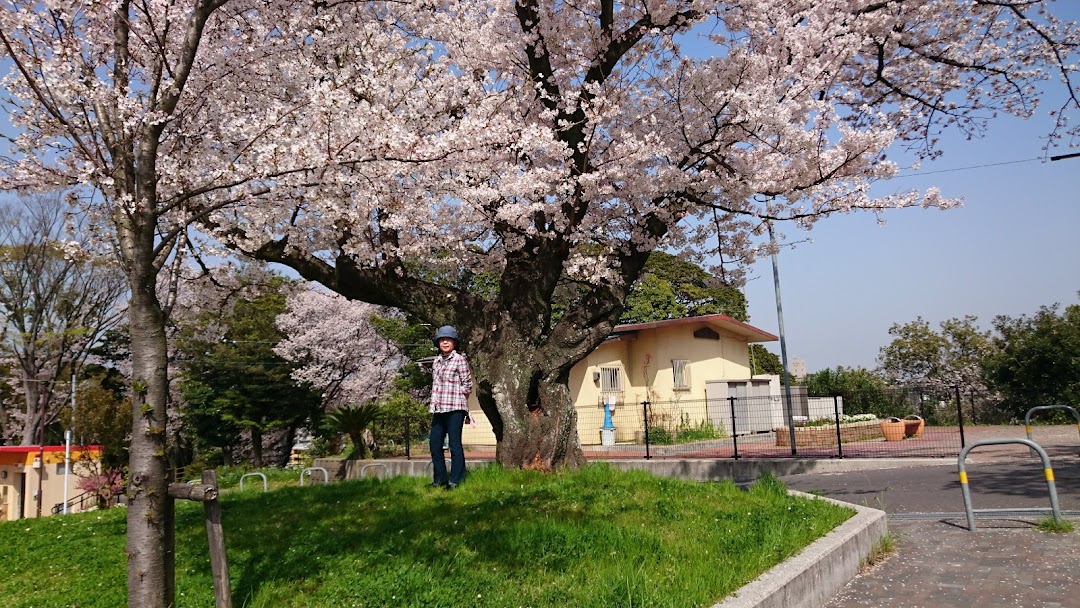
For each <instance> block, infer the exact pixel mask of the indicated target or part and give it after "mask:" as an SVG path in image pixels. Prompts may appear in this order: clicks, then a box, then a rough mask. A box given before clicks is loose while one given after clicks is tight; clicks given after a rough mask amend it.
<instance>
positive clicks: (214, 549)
mask: <svg viewBox="0 0 1080 608" xmlns="http://www.w3.org/2000/svg"><path fill="white" fill-rule="evenodd" d="M202 482H203V485H204V486H210V487H211V488H212V489H213V496H211V497H209V498H208V499H207V500H206V501H205V502H203V506H204V507H206V535H207V537H208V538H209V540H210V570H211V572H212V573H213V576H214V602H215V604H216V606H217V608H232V593H230V592H229V561H228V559H227V558H226V555H225V530H224V529H222V527H221V503H219V502H218V501H217V474H215V473H214V471H212V470H206V471H203V474H202Z"/></svg>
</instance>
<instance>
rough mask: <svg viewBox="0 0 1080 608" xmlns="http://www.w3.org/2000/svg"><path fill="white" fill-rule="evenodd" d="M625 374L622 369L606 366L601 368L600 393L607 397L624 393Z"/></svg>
mask: <svg viewBox="0 0 1080 608" xmlns="http://www.w3.org/2000/svg"><path fill="white" fill-rule="evenodd" d="M622 378H623V374H622V368H621V367H615V366H604V367H601V368H600V392H601V393H603V394H607V395H614V394H621V393H622V392H623V379H622Z"/></svg>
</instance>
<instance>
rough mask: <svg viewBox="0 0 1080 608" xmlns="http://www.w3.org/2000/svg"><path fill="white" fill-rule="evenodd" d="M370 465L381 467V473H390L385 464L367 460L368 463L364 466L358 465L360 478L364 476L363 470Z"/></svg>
mask: <svg viewBox="0 0 1080 608" xmlns="http://www.w3.org/2000/svg"><path fill="white" fill-rule="evenodd" d="M371 467H382V470H383V474H384V475H387V476H389V475H390V469H388V468H387V467H386V465H385V464H383V463H381V462H369V463H368V464H365V465H364V466H362V467H360V478H361V479H363V477H364V471H366V470H368V469H369V468H371ZM376 477H378V475H376Z"/></svg>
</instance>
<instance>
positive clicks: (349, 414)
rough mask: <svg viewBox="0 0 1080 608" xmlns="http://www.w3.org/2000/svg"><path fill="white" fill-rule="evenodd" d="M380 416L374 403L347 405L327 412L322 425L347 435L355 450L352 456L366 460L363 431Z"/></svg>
mask: <svg viewBox="0 0 1080 608" xmlns="http://www.w3.org/2000/svg"><path fill="white" fill-rule="evenodd" d="M380 414H381V410H380V408H379V406H378V405H376V403H375V402H374V401H368V402H367V403H363V404H360V405H356V404H349V405H346V406H343V407H339V408H337V409H334V410H330V411H329V412H327V413H326V417H325V418H323V424H324V426H325V427H326V428H327V429H328V430H330V431H333V432H335V433H344V434H346V435H348V436H349V439H351V440H352V442H353V446H354V448H355V449H354V450H353V454H354V455H355V456H356V457H357V458H360V459H363V458H367V442H365V441H364V431H366V430H367V428H368V427H369V426H371V424H372V423H373V422H375V421H376V420H378V419H379V415H380Z"/></svg>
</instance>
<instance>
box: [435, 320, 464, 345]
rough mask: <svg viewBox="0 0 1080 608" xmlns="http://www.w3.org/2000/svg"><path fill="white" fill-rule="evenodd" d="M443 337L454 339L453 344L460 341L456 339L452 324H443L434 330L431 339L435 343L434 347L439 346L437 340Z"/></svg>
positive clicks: (455, 331)
mask: <svg viewBox="0 0 1080 608" xmlns="http://www.w3.org/2000/svg"><path fill="white" fill-rule="evenodd" d="M443 338H450V339H451V340H453V341H454V344H455V345H457V344H459V343H460V342H461V341H460V340H458V336H457V330H456V329H454V326H453V325H443V326H442V327H440V328H439V330H438V331H436V332H435V338H434V339H433V340H432V342H433V343H434V344H435V348H439V340H442V339H443Z"/></svg>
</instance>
